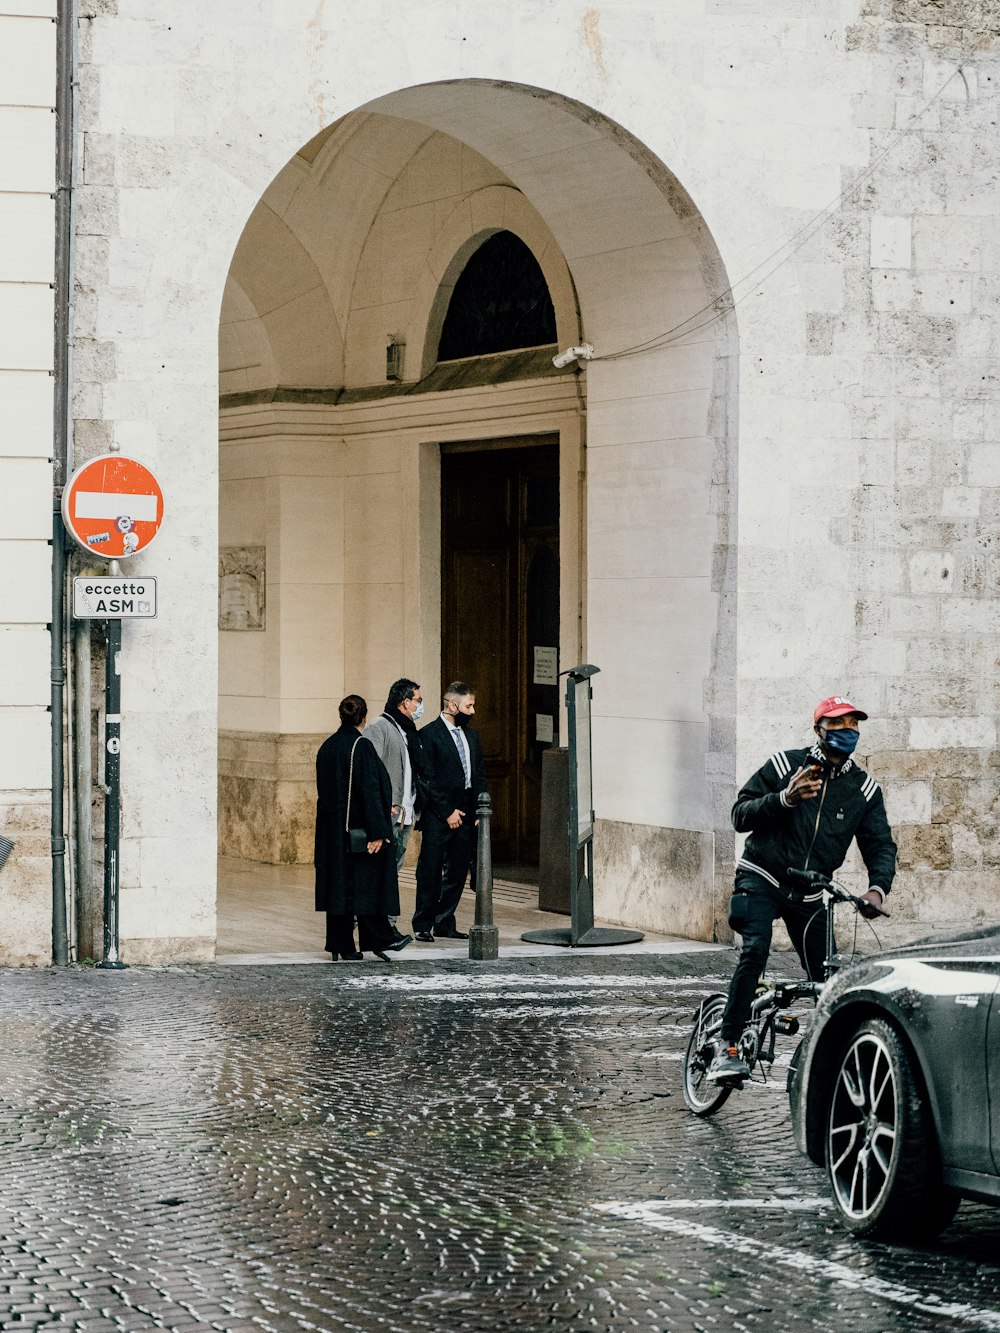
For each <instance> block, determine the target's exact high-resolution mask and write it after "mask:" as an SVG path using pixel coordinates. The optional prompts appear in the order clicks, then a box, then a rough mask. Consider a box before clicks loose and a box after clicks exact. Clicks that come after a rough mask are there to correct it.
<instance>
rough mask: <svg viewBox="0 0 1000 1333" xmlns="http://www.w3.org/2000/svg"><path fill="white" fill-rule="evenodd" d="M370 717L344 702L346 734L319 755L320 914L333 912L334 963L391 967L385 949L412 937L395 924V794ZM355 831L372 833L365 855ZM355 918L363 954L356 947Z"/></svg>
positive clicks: (355, 700)
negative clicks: (351, 840) (366, 729)
mask: <svg viewBox="0 0 1000 1333" xmlns="http://www.w3.org/2000/svg"><path fill="white" fill-rule="evenodd" d="M367 717H368V705H367V704H366V703H365V701H364V699H362V698H361V696H360V695H359V694H349V695H348V696H347V698H346V699H342V700H341V703H340V723H341V725H340V730H339V731H336V732H334V734H333V735H332V736H330V737H328V738H327V739H326V740H325V741H324V742H323V744H322V745H321V746H320V747H319V753H318V754H317V755H316V792H317V801H316V851H315V856H314V860H315V864H316V911H317V912H326V947H327V949H328V950H329V952H330V953H331V954H333V960H334V962H336V961H337V960H338V958H343V959H345V960H346V959H358V958H361V957H362V955H363V953H364V952H369V953H373V954H375V955H376V956H377V957H379V958H382V959H383V960H384V961H385V962H388V961H389V960H388V958H386V957H385V950H386V949H393V950H399V949H404V948H405V947H406V945H407V944H409V942H410V939H411V938H412V937H411V936H409V935H404V936H403V937H402V938H401V939H397V938H396V937H395V933H394V932H393V929H392V927H391V926H390V925H389V917H390V916H398V915H399V883H398V880H397V878H396V852H395V846H394V843H393V839H392V819H391V811H392V793H391V789H390V786H389V775H388V773H386V771H385V768H384V766H383V764H382V761H381V760H380V759H379V757H378V755H377V754H376V753H375V747H374V746H373V745H372V743H371V741H370V740H368V739H366V738H365V737H364V736H362V735H361V729H362V727H363V726H364V725H365V721H366V720H367ZM348 791H350V806H349V807H348ZM349 827H350V828H361V829H364V830H365V833H366V835H367V839H368V841H367V846H366V848H365V850H364V851H362V852H354V853H352V852H351V851H350V849H349V846H348V834H347V829H348V828H349ZM355 917H357V919H358V944H359V945H360V952H359V951H358V950H357V949H355V947H354V918H355Z"/></svg>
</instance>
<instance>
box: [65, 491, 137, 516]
mask: <svg viewBox="0 0 1000 1333" xmlns="http://www.w3.org/2000/svg"><path fill="white" fill-rule="evenodd" d="M73 501H74V505H73V511H74V513H75V514H76V517H77V518H118V517H119V515H120V514H128V516H129V518H131V519H134V520H136V521H137V522H138V521H140V520H141V521H142V522H143V523H155V522H156V496H155V495H116V494H114V492H112V491H77V492H76V494H75V495H74V497H73Z"/></svg>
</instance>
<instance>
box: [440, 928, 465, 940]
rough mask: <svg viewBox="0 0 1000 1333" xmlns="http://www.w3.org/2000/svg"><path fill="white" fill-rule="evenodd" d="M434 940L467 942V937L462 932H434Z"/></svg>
mask: <svg viewBox="0 0 1000 1333" xmlns="http://www.w3.org/2000/svg"><path fill="white" fill-rule="evenodd" d="M434 938H435V939H436V940H467V939H468V938H469V937H468V935H466V933H465V931H464V930H436V931H435V932H434Z"/></svg>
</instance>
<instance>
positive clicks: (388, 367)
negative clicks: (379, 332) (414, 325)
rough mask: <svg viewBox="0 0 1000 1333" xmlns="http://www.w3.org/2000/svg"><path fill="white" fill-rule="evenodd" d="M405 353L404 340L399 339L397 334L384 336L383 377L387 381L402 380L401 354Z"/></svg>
mask: <svg viewBox="0 0 1000 1333" xmlns="http://www.w3.org/2000/svg"><path fill="white" fill-rule="evenodd" d="M405 351H406V340H405V339H404V338H401V337H400V336H399V334H398V333H387V334H386V348H385V377H386V379H387V380H401V379H402V378H403V354H404V352H405Z"/></svg>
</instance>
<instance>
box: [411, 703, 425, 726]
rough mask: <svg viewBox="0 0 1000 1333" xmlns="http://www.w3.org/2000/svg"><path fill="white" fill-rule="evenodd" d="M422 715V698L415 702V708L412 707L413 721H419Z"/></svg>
mask: <svg viewBox="0 0 1000 1333" xmlns="http://www.w3.org/2000/svg"><path fill="white" fill-rule="evenodd" d="M423 715H424V701H423V699H421V700H420V702H419V703H418V704H417V706H416V708H414V710H413V720H414V722H419V721H420V719H421V718H422V717H423Z"/></svg>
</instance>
